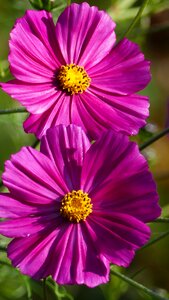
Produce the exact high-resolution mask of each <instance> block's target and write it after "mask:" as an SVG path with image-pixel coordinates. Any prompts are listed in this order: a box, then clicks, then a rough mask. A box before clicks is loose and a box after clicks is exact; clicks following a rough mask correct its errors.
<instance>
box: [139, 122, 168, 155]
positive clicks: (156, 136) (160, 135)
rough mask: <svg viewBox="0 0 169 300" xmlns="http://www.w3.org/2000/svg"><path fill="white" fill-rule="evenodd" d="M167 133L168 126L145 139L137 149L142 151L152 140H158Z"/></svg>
mask: <svg viewBox="0 0 169 300" xmlns="http://www.w3.org/2000/svg"><path fill="white" fill-rule="evenodd" d="M167 133H169V127H167V128H165V129H164V130H162V131H161V132H160V133H158V134H156V135H154V136H153V137H152V138H150V139H149V140H147V141H146V142H145V143H143V144H142V145H141V146H140V147H139V149H140V150H141V151H142V150H143V149H145V148H146V147H148V146H150V145H151V144H153V143H154V142H156V141H157V140H159V139H160V138H162V137H163V136H165V135H166V134H167Z"/></svg>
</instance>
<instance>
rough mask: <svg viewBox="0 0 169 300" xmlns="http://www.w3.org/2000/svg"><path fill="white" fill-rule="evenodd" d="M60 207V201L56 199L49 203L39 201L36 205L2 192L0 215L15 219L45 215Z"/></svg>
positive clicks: (0, 195) (0, 196)
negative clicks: (57, 201)
mask: <svg viewBox="0 0 169 300" xmlns="http://www.w3.org/2000/svg"><path fill="white" fill-rule="evenodd" d="M57 209H58V203H56V201H55V200H53V201H50V203H49V205H47V204H46V203H43V202H41V203H39V204H36V206H34V205H33V203H32V205H31V203H29V205H28V204H26V203H22V200H21V201H19V200H17V199H15V198H13V196H12V195H10V194H8V193H6V194H0V216H1V218H9V219H15V218H18V217H25V216H28V215H44V214H48V213H51V212H53V211H54V210H57Z"/></svg>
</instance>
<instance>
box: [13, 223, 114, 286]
mask: <svg viewBox="0 0 169 300" xmlns="http://www.w3.org/2000/svg"><path fill="white" fill-rule="evenodd" d="M84 235H85V236H84V238H83V233H82V231H81V228H80V225H79V224H76V225H73V224H71V225H70V224H69V223H67V225H66V224H65V225H64V226H62V227H61V228H59V229H56V230H54V231H53V232H51V233H50V232H47V233H46V234H36V235H33V236H30V237H27V238H24V239H21V238H20V239H15V240H14V241H13V242H11V244H10V245H9V247H8V256H9V258H10V259H11V260H12V263H13V265H14V266H16V267H19V268H20V270H21V271H22V273H24V274H27V275H29V276H31V277H33V278H35V279H41V278H45V277H46V276H49V275H52V277H53V279H54V280H55V281H56V282H57V283H58V284H86V285H88V286H89V287H94V286H96V285H98V284H100V283H105V282H107V281H108V271H109V263H108V261H107V260H106V259H105V258H104V257H103V256H101V255H99V254H98V255H97V256H96V251H97V249H96V248H95V246H94V243H93V241H91V240H90V238H89V235H87V234H86V233H84ZM20 244H22V247H20ZM63 270H64V271H63Z"/></svg>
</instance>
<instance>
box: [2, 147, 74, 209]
mask: <svg viewBox="0 0 169 300" xmlns="http://www.w3.org/2000/svg"><path fill="white" fill-rule="evenodd" d="M2 179H3V183H4V185H5V186H6V187H7V188H8V189H9V191H10V192H11V195H12V196H14V197H17V198H18V199H22V201H23V202H28V203H43V204H52V203H53V200H56V201H60V197H62V196H63V195H64V194H65V193H66V192H68V187H67V186H66V184H65V182H64V180H63V178H61V176H60V174H59V172H58V170H57V169H56V168H55V167H54V166H53V164H52V162H51V160H50V159H49V158H48V157H46V156H45V155H43V154H42V153H39V152H38V151H37V150H35V149H32V148H30V147H27V148H26V147H25V148H22V150H21V151H20V152H18V153H17V154H14V155H12V156H11V160H9V161H7V162H6V164H5V172H4V173H3V176H2Z"/></svg>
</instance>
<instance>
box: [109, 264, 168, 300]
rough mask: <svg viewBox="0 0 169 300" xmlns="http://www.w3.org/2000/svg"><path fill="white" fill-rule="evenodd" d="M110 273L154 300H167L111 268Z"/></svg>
mask: <svg viewBox="0 0 169 300" xmlns="http://www.w3.org/2000/svg"><path fill="white" fill-rule="evenodd" d="M111 273H112V274H113V275H115V276H117V277H119V278H120V279H122V280H123V281H125V282H127V283H128V284H130V285H132V286H133V287H135V288H136V289H138V290H139V291H141V292H143V293H145V294H147V295H149V296H151V297H154V299H161V300H167V299H166V298H164V297H162V296H160V295H158V294H156V293H155V292H153V291H152V290H150V289H148V288H147V287H145V286H144V285H142V284H140V283H138V282H136V281H134V280H132V279H131V278H129V277H127V276H125V275H123V274H121V273H119V272H117V271H115V270H114V269H113V267H111Z"/></svg>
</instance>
